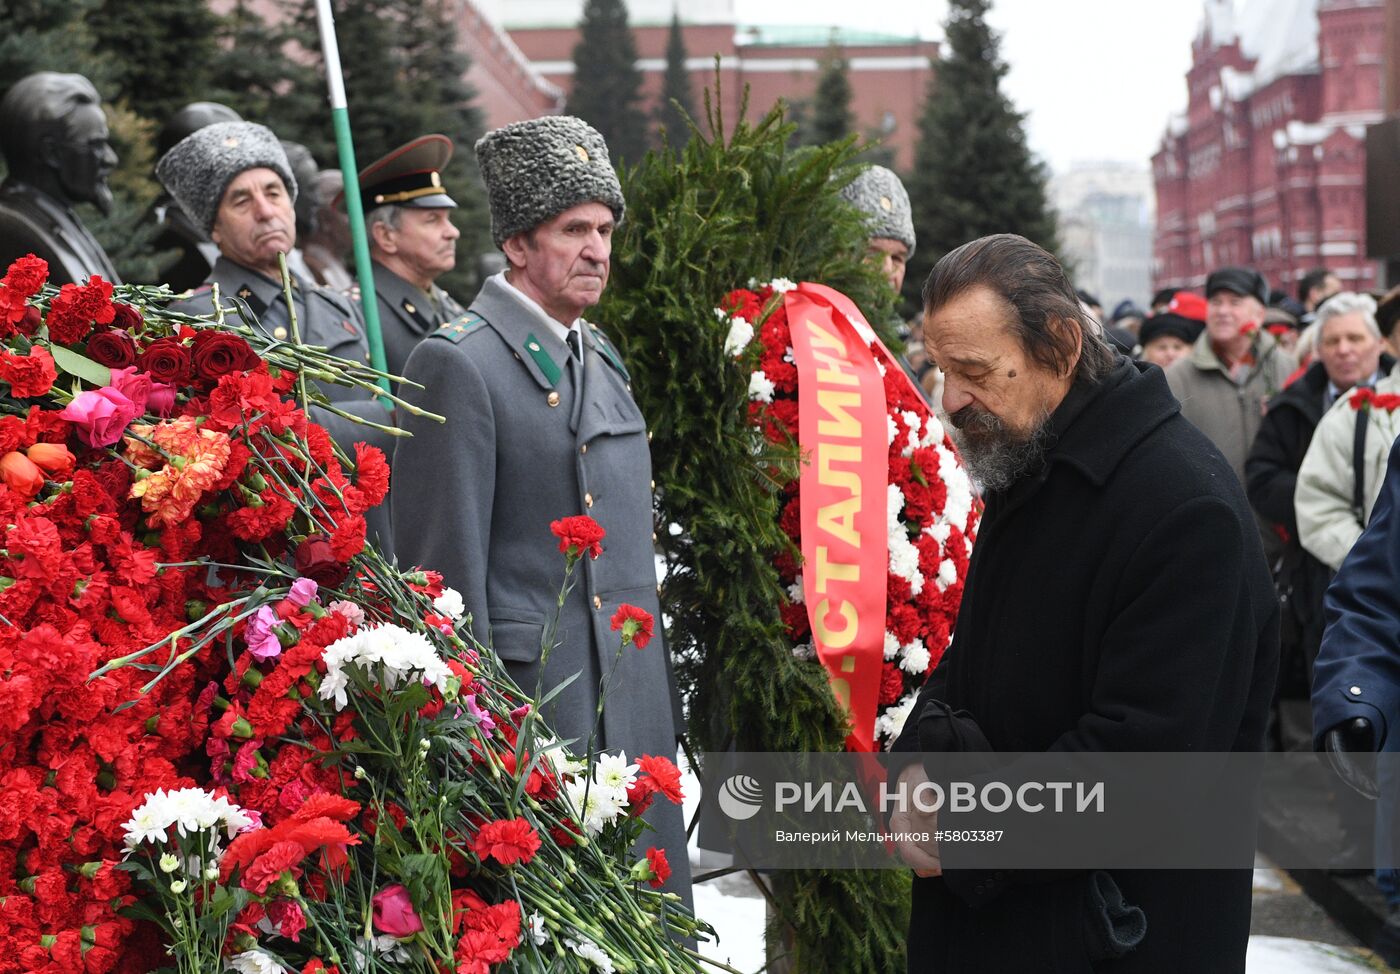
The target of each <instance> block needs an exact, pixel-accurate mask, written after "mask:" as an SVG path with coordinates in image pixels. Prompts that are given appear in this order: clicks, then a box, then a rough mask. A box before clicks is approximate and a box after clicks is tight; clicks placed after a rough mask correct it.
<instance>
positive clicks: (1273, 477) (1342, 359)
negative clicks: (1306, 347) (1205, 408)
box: [1244, 311, 1395, 750]
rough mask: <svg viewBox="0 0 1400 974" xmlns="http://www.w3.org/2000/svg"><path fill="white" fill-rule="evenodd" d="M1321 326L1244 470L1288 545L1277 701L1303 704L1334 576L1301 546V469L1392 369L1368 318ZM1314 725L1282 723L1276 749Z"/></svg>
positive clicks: (1325, 321) (1257, 503)
mask: <svg viewBox="0 0 1400 974" xmlns="http://www.w3.org/2000/svg"><path fill="white" fill-rule="evenodd" d="M1317 327H1318V342H1317V361H1315V362H1313V363H1312V365H1310V366H1309V367H1308V370H1307V371H1306V372H1304V373H1303V375H1302V376H1301V377H1300V378H1298V379H1295V380H1294V381H1293V383H1292V384H1291V385H1289V386H1288V387H1287V388H1286V389H1284V390H1283V391H1282V392H1280V393H1279V394H1278V395H1277V396H1275V397H1274V398H1273V399H1272V400H1270V401H1269V407H1268V408H1269V411H1268V412H1267V413H1265V415H1264V420H1263V422H1262V423H1261V424H1260V426H1259V433H1258V434H1257V435H1256V436H1255V438H1254V445H1253V447H1252V448H1251V449H1250V451H1249V456H1248V457H1247V458H1246V460H1245V468H1244V469H1245V489H1246V491H1247V492H1248V494H1249V502H1250V504H1252V505H1253V506H1254V510H1255V511H1257V512H1258V514H1259V516H1260V517H1262V518H1263V519H1264V520H1265V521H1267V522H1269V524H1270V525H1271V526H1272V527H1273V528H1274V530H1275V531H1276V532H1278V534H1279V536H1280V538H1282V540H1283V543H1284V548H1283V553H1282V555H1281V556H1280V558H1279V560H1278V562H1277V563H1276V565H1275V566H1274V581H1275V583H1276V584H1277V586H1278V592H1279V598H1280V603H1281V605H1282V606H1283V612H1282V614H1281V616H1280V620H1279V623H1280V635H1281V642H1282V651H1281V655H1280V664H1279V695H1280V697H1281V698H1284V699H1288V700H1298V699H1301V700H1304V701H1306V700H1307V698H1308V693H1309V691H1310V689H1311V687H1312V663H1313V659H1314V658H1316V656H1317V644H1318V642H1319V641H1320V640H1321V639H1322V595H1323V592H1325V591H1326V589H1327V583H1328V581H1329V580H1330V572H1329V570H1328V568H1327V566H1326V565H1324V564H1323V563H1322V562H1320V561H1318V560H1317V559H1316V558H1314V557H1313V556H1312V555H1310V554H1308V553H1307V552H1306V551H1305V550H1304V549H1303V547H1302V545H1301V544H1300V543H1299V541H1298V522H1297V519H1296V517H1295V516H1294V512H1293V492H1294V488H1295V486H1296V485H1297V482H1298V468H1299V467H1301V466H1302V464H1303V457H1304V456H1306V455H1307V452H1308V444H1310V443H1311V442H1312V437H1313V430H1315V429H1316V428H1317V424H1318V421H1319V420H1321V419H1322V414H1323V413H1325V412H1326V411H1327V410H1328V409H1330V408H1331V406H1332V404H1333V403H1334V402H1336V401H1337V398H1338V396H1340V395H1341V394H1342V393H1343V392H1346V391H1347V390H1348V389H1350V388H1352V387H1353V386H1356V385H1363V386H1373V385H1375V384H1376V382H1377V380H1379V379H1380V378H1381V377H1382V376H1384V375H1389V374H1390V370H1391V368H1392V367H1393V366H1394V365H1395V360H1394V359H1393V358H1391V357H1390V356H1389V355H1385V356H1383V355H1382V354H1381V348H1382V342H1381V336H1380V331H1379V330H1378V329H1377V327H1376V325H1375V321H1374V319H1371V318H1370V317H1369V316H1368V315H1363V314H1361V313H1341V314H1330V315H1329V314H1327V313H1326V311H1324V312H1323V314H1322V315H1321V316H1320V317H1319V318H1318V321H1317ZM1284 711H1285V713H1287V712H1289V711H1290V708H1288V707H1285V708H1284ZM1295 723H1296V724H1297V726H1296V727H1294V724H1295ZM1310 723H1311V720H1310V718H1308V717H1307V716H1306V709H1304V719H1303V720H1301V721H1289V720H1286V719H1281V720H1280V728H1279V729H1280V741H1279V743H1280V744H1282V745H1284V746H1288V747H1290V749H1291V750H1307V749H1308V746H1309V741H1310V739H1311V737H1312V734H1311V728H1310V726H1308V725H1309V724H1310ZM1290 745H1291V746H1290Z"/></svg>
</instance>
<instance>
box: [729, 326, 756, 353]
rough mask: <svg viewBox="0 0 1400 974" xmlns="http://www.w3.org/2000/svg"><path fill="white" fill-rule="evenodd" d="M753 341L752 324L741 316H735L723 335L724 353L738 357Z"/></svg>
mask: <svg viewBox="0 0 1400 974" xmlns="http://www.w3.org/2000/svg"><path fill="white" fill-rule="evenodd" d="M751 341H753V325H751V324H749V323H748V322H747V321H745V320H744V319H743V318H735V319H734V320H733V321H731V322H730V323H729V334H728V335H725V336H724V353H725V354H726V355H732V356H734V357H735V358H738V357H739V356H740V355H742V354H744V349H746V348H748V347H749V342H751Z"/></svg>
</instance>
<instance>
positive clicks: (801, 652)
mask: <svg viewBox="0 0 1400 974" xmlns="http://www.w3.org/2000/svg"><path fill="white" fill-rule="evenodd" d="M792 655H793V657H794V658H795V659H800V660H814V659H816V658H817V648H816V647H815V646H813V645H812V644H811V643H798V644H797V645H796V646H794V647H792Z"/></svg>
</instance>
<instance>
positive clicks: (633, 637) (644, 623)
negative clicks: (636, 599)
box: [612, 602, 654, 649]
mask: <svg viewBox="0 0 1400 974" xmlns="http://www.w3.org/2000/svg"><path fill="white" fill-rule="evenodd" d="M653 625H654V622H653V620H652V617H651V613H650V612H648V611H647V610H646V609H639V608H637V607H636V606H635V605H628V604H627V603H626V602H624V603H622V605H619V606H618V607H617V611H616V612H614V613H613V617H612V628H613V632H618V631H621V633H622V645H624V646H626V645H627V644H628V643H631V644H632V645H633V646H636V647H637V648H638V649H646V648H647V643H649V642H651V637H652V635H653Z"/></svg>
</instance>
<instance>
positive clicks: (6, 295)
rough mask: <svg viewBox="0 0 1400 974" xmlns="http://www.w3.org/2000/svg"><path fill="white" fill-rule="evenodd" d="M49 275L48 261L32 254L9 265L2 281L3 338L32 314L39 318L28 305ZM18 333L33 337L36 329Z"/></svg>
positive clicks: (0, 330) (0, 332) (0, 329)
mask: <svg viewBox="0 0 1400 974" xmlns="http://www.w3.org/2000/svg"><path fill="white" fill-rule="evenodd" d="M48 276H49V265H48V261H45V260H43V259H42V258H40V257H35V256H34V255H33V254H28V255H26V256H24V257H21V258H20V259H19V260H17V261H15V262H14V263H13V264H11V265H10V269H9V270H8V271H6V273H5V277H4V279H3V280H0V337H4V336H6V335H10V334H13V333H14V332H15V331H16V329H15V328H14V326H15V325H18V324H20V323H21V322H23V321H24V320H25V318H26V317H27V316H28V315H29V313H30V312H31V311H33V312H35V314H36V315H37V313H38V309H37V308H30V307H29V306H28V305H27V303H26V302H28V300H29V299H30V298H31V297H33V296H34V295H35V294H37V293H38V292H39V288H41V287H43V286H44V281H45V279H46V278H47V277H48ZM36 324H37V322H36ZM19 330H22V331H24V332H25V333H26V334H30V335H32V334H33V333H34V329H33V328H27V329H19Z"/></svg>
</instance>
